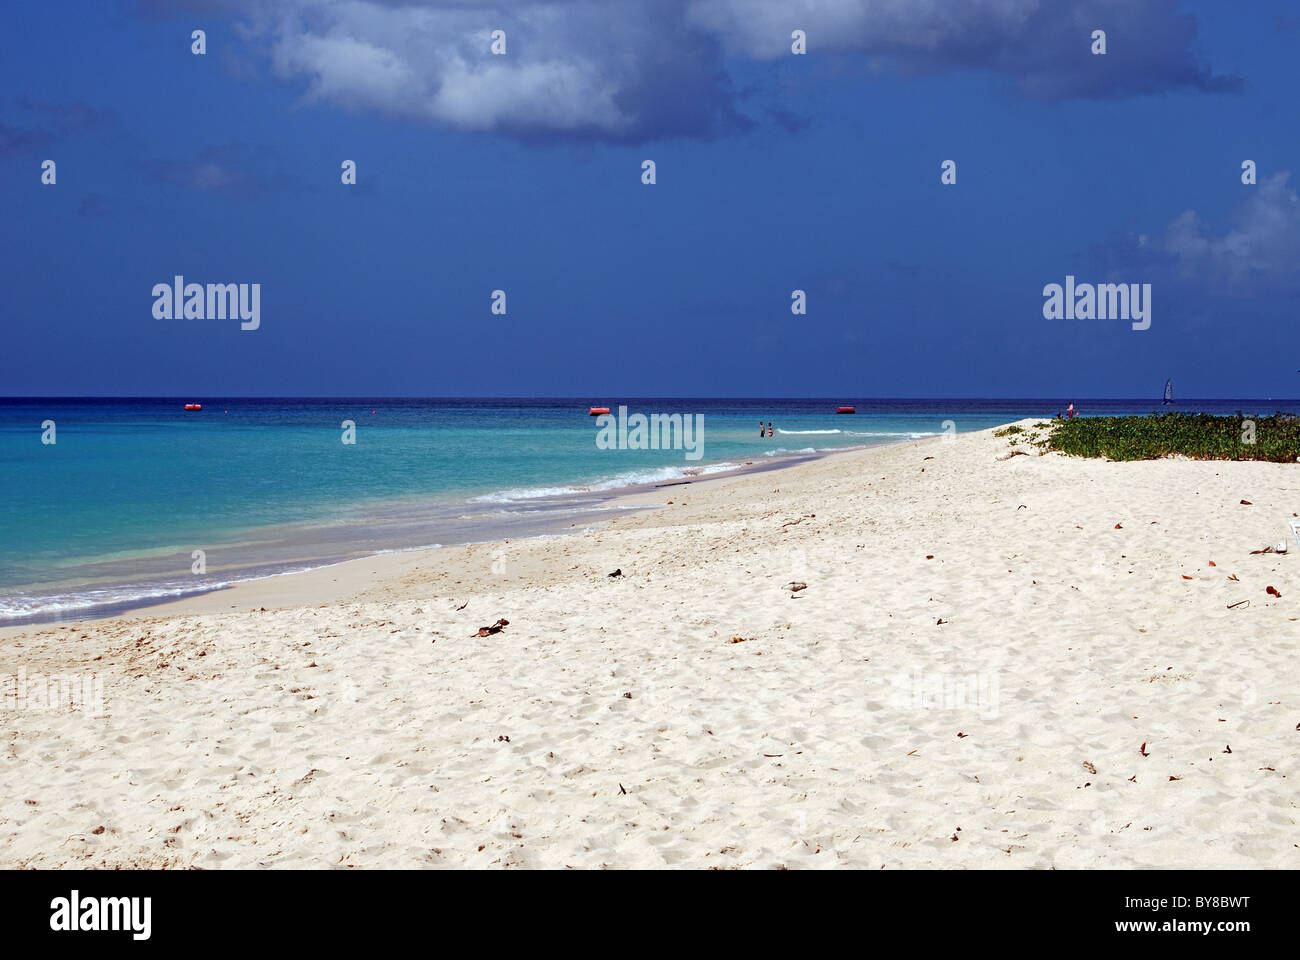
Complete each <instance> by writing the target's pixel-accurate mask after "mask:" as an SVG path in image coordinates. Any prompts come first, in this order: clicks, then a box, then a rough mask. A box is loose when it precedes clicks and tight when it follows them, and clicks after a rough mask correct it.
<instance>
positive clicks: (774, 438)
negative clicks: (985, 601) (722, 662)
mask: <svg viewBox="0 0 1300 960" xmlns="http://www.w3.org/2000/svg"><path fill="white" fill-rule="evenodd" d="M192 400H197V401H198V402H201V404H202V410H201V411H187V410H185V409H184V407H185V404H186V403H187V402H190V401H192ZM1068 402H1070V401H1068V400H1048V399H1017V398H1010V399H997V398H983V399H980V398H963V399H953V398H929V399H927V398H913V399H881V398H853V397H848V398H845V397H837V398H781V399H763V398H680V397H642V398H619V399H613V400H607V399H606V398H597V399H596V400H592V399H590V398H554V397H546V398H506V397H493V398H392V397H388V398H373V397H372V398H249V397H224V398H215V399H214V398H180V397H149V398H145V397H122V398H87V397H45V398H32V397H14V398H0V464H3V465H4V470H3V474H2V478H0V528H2V529H4V531H5V537H4V538H3V542H2V543H0V625H14V624H21V623H34V622H46V621H64V620H74V619H84V618H87V617H101V616H109V615H112V614H114V613H118V612H122V611H124V610H127V609H132V608H136V607H141V606H147V605H151V604H155V603H161V602H166V601H169V600H173V599H176V598H179V597H183V596H190V595H195V594H200V593H207V592H210V591H213V590H218V589H223V588H225V587H227V586H230V585H231V584H234V583H238V582H242V581H247V580H251V579H259V578H262V577H268V576H276V575H281V574H285V573H293V572H298V571H303V570H309V569H315V568H319V567H323V566H328V565H331V564H334V563H339V562H343V561H346V560H351V559H356V558H358V557H364V556H371V555H375V554H380V553H385V552H391V551H400V550H409V549H418V548H423V547H436V546H446V545H451V544H460V543H471V542H481V541H490V540H501V539H506V538H516V537H526V536H539V535H546V534H558V533H563V532H566V531H571V530H573V529H585V528H587V527H589V526H590V525H591V524H593V523H596V522H599V521H600V520H602V519H605V518H608V517H609V516H613V515H617V513H618V512H619V511H621V510H624V509H627V508H625V507H622V506H619V505H618V504H616V503H614V502H613V501H614V499H615V498H616V497H617V496H618V495H620V494H624V493H628V492H634V491H638V490H653V489H655V488H656V487H657V486H665V487H666V486H668V485H677V484H681V483H689V482H694V481H696V480H698V479H702V478H704V477H708V476H713V475H718V474H722V473H727V472H732V471H739V472H744V471H748V470H754V469H766V468H771V467H775V466H780V465H782V464H783V463H785V462H795V461H798V460H801V459H807V458H809V457H819V456H824V455H826V454H828V453H833V452H836V451H840V450H847V449H853V448H859V447H867V446H876V445H881V444H888V443H897V442H904V441H907V440H915V439H921V438H924V437H929V436H938V435H941V434H943V433H945V432H952V433H962V432H966V431H970V430H980V429H987V428H989V427H993V426H997V425H998V424H1001V423H1006V422H1009V421H1012V420H1018V419H1022V418H1025V417H1035V416H1041V417H1046V418H1050V417H1053V416H1055V415H1057V414H1058V413H1062V412H1063V411H1064V410H1065V408H1066V404H1067V403H1068ZM596 403H599V404H601V405H602V406H608V407H609V408H610V409H611V411H612V414H611V418H612V419H613V420H615V421H616V420H617V418H618V415H619V413H620V412H621V408H625V416H627V417H631V416H634V415H635V414H638V413H639V414H642V415H645V416H652V415H660V416H664V417H671V416H679V417H682V418H696V422H698V423H699V425H700V435H699V437H698V438H697V439H698V449H696V450H695V451H693V452H692V451H690V450H683V449H681V448H680V445H679V447H678V448H676V449H636V448H628V446H627V445H626V443H624V444H623V445H622V446H620V447H615V448H606V449H602V448H601V446H600V444H599V442H598V439H597V438H598V434H599V427H598V424H599V422H600V421H601V418H599V417H593V416H591V415H590V414H589V410H590V408H591V407H592V405H593V404H596ZM1074 403H1075V406H1076V409H1077V410H1078V411H1079V412H1080V414H1081V415H1083V416H1088V415H1127V414H1146V413H1153V412H1160V411H1161V410H1162V409H1163V410H1165V411H1169V410H1175V411H1181V412H1205V413H1217V414H1234V413H1237V412H1239V411H1240V412H1242V413H1244V414H1247V415H1261V416H1262V415H1266V414H1268V413H1272V412H1275V411H1277V410H1287V409H1292V410H1294V409H1300V400H1295V399H1285V400H1278V399H1264V398H1255V399H1212V400H1206V399H1184V400H1179V401H1178V402H1177V403H1175V404H1174V405H1173V406H1166V407H1163V408H1162V406H1161V404H1160V402H1159V400H1150V399H1098V398H1093V399H1088V398H1082V399H1076V400H1075V401H1074ZM840 406H851V407H853V408H854V409H855V411H856V412H855V413H854V414H852V415H844V414H837V413H836V409H837V408H838V407H840ZM760 423H762V424H763V426H764V430H763V435H762V436H760V435H759V424H760ZM768 423H771V424H772V431H771V433H772V435H771V436H770V437H769V436H767V430H766V425H767V424H768ZM349 425H350V426H349ZM612 425H613V424H612V423H611V426H612ZM349 431H350V434H351V435H350V436H349ZM687 439H688V442H689V441H690V439H691V438H690V437H689V436H688V438H687ZM51 441H52V442H51ZM349 441H350V442H349ZM634 446H635V445H634Z"/></svg>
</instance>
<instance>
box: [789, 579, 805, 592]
mask: <svg viewBox="0 0 1300 960" xmlns="http://www.w3.org/2000/svg"><path fill="white" fill-rule="evenodd" d="M785 588H786V589H787V590H789V591H790V592H791V593H798V592H799V591H800V590H807V589H808V584H806V583H801V582H800V581H798V580H795V581H794V582H793V583H787V584H786V585H785Z"/></svg>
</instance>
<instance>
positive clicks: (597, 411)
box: [587, 407, 609, 417]
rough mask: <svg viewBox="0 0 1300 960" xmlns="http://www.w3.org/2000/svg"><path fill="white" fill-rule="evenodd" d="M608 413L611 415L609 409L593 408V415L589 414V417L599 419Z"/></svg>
mask: <svg viewBox="0 0 1300 960" xmlns="http://www.w3.org/2000/svg"><path fill="white" fill-rule="evenodd" d="M606 413H609V407H592V408H591V413H589V414H587V416H589V417H599V416H601V415H602V414H606Z"/></svg>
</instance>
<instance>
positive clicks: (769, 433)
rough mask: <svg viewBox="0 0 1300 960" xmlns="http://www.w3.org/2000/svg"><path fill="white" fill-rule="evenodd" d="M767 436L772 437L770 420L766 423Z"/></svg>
mask: <svg viewBox="0 0 1300 960" xmlns="http://www.w3.org/2000/svg"><path fill="white" fill-rule="evenodd" d="M767 435H768V436H769V437H770V436H771V435H772V421H770V420H769V421H768V422H767Z"/></svg>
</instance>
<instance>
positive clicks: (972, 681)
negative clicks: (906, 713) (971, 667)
mask: <svg viewBox="0 0 1300 960" xmlns="http://www.w3.org/2000/svg"><path fill="white" fill-rule="evenodd" d="M889 682H890V686H891V687H892V693H891V695H890V698H889V702H890V705H891V706H893V707H896V708H897V709H900V710H970V711H974V712H976V713H978V714H979V715H981V716H983V717H986V718H993V717H996V716H997V715H998V675H997V674H996V673H988V672H982V673H970V674H965V675H954V674H950V673H926V672H924V671H922V670H918V669H915V668H914V669H913V670H912V671H911V672H910V673H909V672H905V671H900V672H898V673H896V674H894V675H893V676H892V677H890V678H889Z"/></svg>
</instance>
